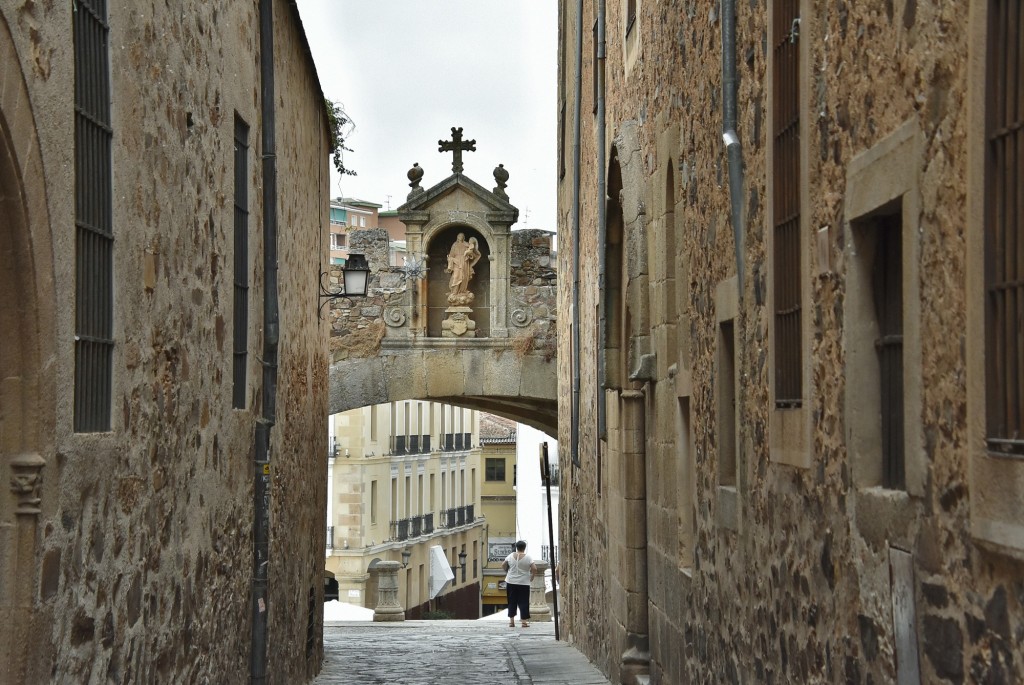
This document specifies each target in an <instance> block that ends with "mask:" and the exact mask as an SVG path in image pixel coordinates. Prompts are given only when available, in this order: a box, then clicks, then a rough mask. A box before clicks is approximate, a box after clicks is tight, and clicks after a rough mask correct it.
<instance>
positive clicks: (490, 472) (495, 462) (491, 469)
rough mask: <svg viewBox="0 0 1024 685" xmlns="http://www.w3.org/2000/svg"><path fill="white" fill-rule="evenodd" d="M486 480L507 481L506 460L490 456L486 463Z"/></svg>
mask: <svg viewBox="0 0 1024 685" xmlns="http://www.w3.org/2000/svg"><path fill="white" fill-rule="evenodd" d="M484 480H485V481H488V482H498V483H504V482H505V460H504V459H496V458H493V457H488V458H487V461H486V462H485V464H484Z"/></svg>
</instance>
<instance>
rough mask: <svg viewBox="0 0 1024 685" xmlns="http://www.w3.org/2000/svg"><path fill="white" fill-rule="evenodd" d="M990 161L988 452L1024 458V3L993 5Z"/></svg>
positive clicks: (1008, 0)
mask: <svg viewBox="0 0 1024 685" xmlns="http://www.w3.org/2000/svg"><path fill="white" fill-rule="evenodd" d="M988 16H989V24H988V26H989V29H988V50H989V53H988V65H987V76H986V81H987V83H986V103H985V107H986V117H987V121H986V147H987V149H986V157H985V183H984V188H985V364H986V369H985V373H986V411H987V423H988V427H987V428H988V447H989V449H990V450H991V451H992V452H994V453H999V454H1007V455H1016V456H1018V457H1020V456H1024V342H1022V340H1021V336H1020V330H1021V326H1022V325H1024V230H1022V227H1024V203H1022V201H1021V198H1022V197H1024V170H1022V169H1024V88H1021V82H1022V80H1024V68H1022V65H1024V62H1022V59H1024V40H1022V38H1021V35H1022V34H1024V6H1022V3H1021V0H991V2H990V4H989V14H988Z"/></svg>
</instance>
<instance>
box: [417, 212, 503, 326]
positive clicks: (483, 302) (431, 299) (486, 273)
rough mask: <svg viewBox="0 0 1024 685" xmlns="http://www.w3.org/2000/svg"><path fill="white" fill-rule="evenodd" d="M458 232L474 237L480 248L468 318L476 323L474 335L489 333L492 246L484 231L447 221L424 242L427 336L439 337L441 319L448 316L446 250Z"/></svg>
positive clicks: (449, 249) (449, 247) (456, 237)
mask: <svg viewBox="0 0 1024 685" xmlns="http://www.w3.org/2000/svg"><path fill="white" fill-rule="evenodd" d="M459 234H462V235H463V236H464V239H465V240H466V241H467V242H468V241H469V240H470V239H471V238H475V239H476V241H477V248H478V249H479V250H480V260H479V261H478V262H477V263H476V265H475V266H474V267H473V268H474V272H475V273H474V274H473V277H472V279H471V280H470V282H469V292H471V293H473V301H472V302H471V303H470V304H469V305H468V306H469V307H471V308H472V310H473V313H472V314H471V317H472V319H473V320H474V321H475V322H476V337H477V338H486V337H489V336H490V321H491V296H490V290H491V288H490V282H491V260H490V256H491V246H490V245H489V244H488V241H487V239H486V238H485V237H484V235H483V233H481V232H480V231H478V230H477V229H475V228H473V227H472V226H468V225H465V224H450V225H448V226H446V227H445V228H443V229H441V230H439V231H437V232H436V233H433V234H432V235H431V236H430V238H429V242H428V243H427V249H426V253H427V267H428V270H427V335H428V336H430V337H437V338H439V337H441V330H442V329H441V322H442V321H443V320H444V319H445V317H446V316H447V315H446V313H445V310H446V309H447V308H448V307H449V306H450V305H449V302H448V292H449V282H450V279H451V274H449V273H448V272H447V270H446V269H447V266H448V253H449V252H450V251H451V249H452V246H453V245H454V244H455V242H456V241H457V240H458V237H459Z"/></svg>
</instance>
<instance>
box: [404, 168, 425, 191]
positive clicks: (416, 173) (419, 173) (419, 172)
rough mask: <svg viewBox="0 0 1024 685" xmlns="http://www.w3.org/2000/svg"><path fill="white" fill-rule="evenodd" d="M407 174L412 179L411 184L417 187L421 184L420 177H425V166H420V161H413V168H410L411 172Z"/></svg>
mask: <svg viewBox="0 0 1024 685" xmlns="http://www.w3.org/2000/svg"><path fill="white" fill-rule="evenodd" d="M406 176H407V177H408V179H409V180H410V181H411V183H410V184H409V185H410V186H413V187H415V186H417V185H419V182H420V179H421V178H423V168H422V167H420V163H419V162H413V165H412V169H409V173H407V174H406Z"/></svg>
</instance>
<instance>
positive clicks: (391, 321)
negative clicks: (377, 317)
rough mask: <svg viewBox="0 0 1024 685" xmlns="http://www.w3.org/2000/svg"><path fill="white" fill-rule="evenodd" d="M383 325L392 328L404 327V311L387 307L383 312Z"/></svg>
mask: <svg viewBox="0 0 1024 685" xmlns="http://www.w3.org/2000/svg"><path fill="white" fill-rule="evenodd" d="M384 323H386V324H387V325H388V326H391V327H392V328H398V327H399V326H404V325H405V310H404V309H402V308H401V307H389V308H388V309H386V310H384Z"/></svg>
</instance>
